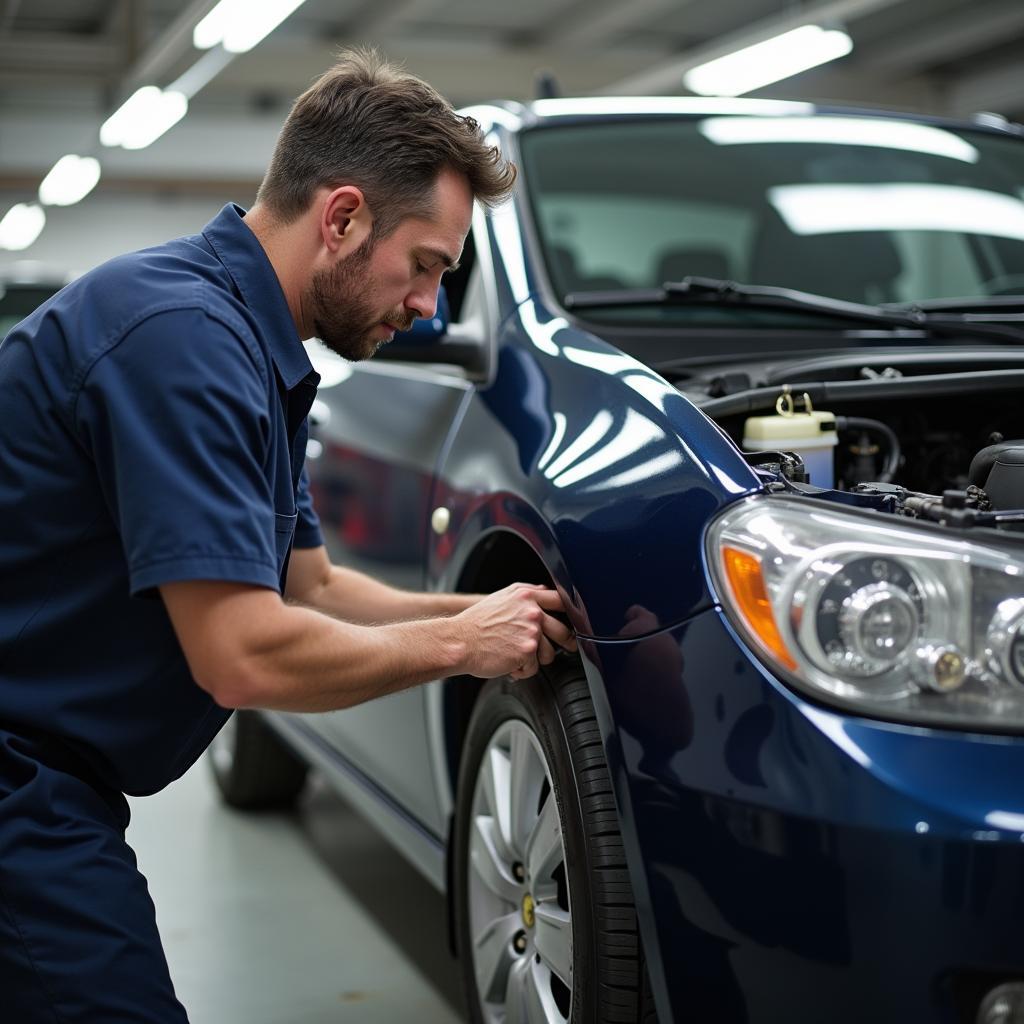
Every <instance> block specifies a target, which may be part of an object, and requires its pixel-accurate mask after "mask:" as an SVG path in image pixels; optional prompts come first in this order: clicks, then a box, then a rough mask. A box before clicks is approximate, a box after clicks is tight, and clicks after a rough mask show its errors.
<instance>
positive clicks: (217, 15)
mask: <svg viewBox="0 0 1024 1024" xmlns="http://www.w3.org/2000/svg"><path fill="white" fill-rule="evenodd" d="M303 2H304V0H220V3H219V4H217V6H216V7H214V9H213V10H212V11H210V13H209V14H207V15H206V17H205V18H203V19H202V21H200V22H199V23H198V24H197V25H196V27H195V29H193V31H192V43H193V45H194V46H195V47H196V48H197V49H199V50H209V49H211V48H212V47H214V46H216V45H217V44H218V43H219V44H220V45H221V46H223V47H224V49H225V50H227V51H228V53H245V52H246V51H247V50H251V49H252V48H253V47H254V46H255V45H256V44H257V43H259V42H261V41H262V40H263V39H265V38H266V37H267V36H268V35H270V33H271V32H273V31H274V29H275V28H277V26H278V25H280V24H281V22H282V21H284V19H285V18H287V17H288V15H289V14H291V13H292V12H293V11H294V10H295V9H296V8H298V7H299V6H300V5H301V4H302V3H303Z"/></svg>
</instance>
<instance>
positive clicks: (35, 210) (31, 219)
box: [0, 203, 46, 249]
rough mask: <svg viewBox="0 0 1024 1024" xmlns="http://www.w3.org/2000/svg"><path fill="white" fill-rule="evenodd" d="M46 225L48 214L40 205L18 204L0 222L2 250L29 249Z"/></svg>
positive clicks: (0, 245) (0, 246) (0, 247)
mask: <svg viewBox="0 0 1024 1024" xmlns="http://www.w3.org/2000/svg"><path fill="white" fill-rule="evenodd" d="M45 224H46V213H45V211H44V210H43V208H42V207H41V206H40V205H39V204H38V203H18V205H17V206H12V207H11V208H10V209H9V210H8V211H7V213H6V214H5V215H4V219H3V220H0V249H27V248H28V247H29V246H30V245H31V244H32V243H33V242H34V241H35V240H36V239H37V238H38V237H39V232H40V231H42V230H43V226H44V225H45Z"/></svg>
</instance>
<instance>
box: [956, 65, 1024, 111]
mask: <svg viewBox="0 0 1024 1024" xmlns="http://www.w3.org/2000/svg"><path fill="white" fill-rule="evenodd" d="M947 102H948V106H949V112H950V113H951V114H952V115H953V116H954V117H970V116H971V115H972V114H976V113H978V112H979V111H992V112H994V113H997V114H1002V115H1003V116H1005V117H1009V118H1011V119H1016V120H1021V119H1024V64H1021V62H1020V61H1018V60H1014V61H1008V62H1006V63H1004V64H997V65H995V66H994V67H987V68H985V70H984V71H979V72H977V73H975V74H973V75H967V76H963V77H960V78H956V79H954V80H953V81H951V82H950V83H949V86H948V101H947Z"/></svg>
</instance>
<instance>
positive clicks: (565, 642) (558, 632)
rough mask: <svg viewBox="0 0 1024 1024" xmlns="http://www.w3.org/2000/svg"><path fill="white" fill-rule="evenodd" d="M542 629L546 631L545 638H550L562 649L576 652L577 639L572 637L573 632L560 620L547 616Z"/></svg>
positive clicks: (541, 625) (542, 621) (544, 618)
mask: <svg viewBox="0 0 1024 1024" xmlns="http://www.w3.org/2000/svg"><path fill="white" fill-rule="evenodd" d="M540 628H541V629H542V630H543V631H544V635H545V636H547V637H550V638H551V639H552V640H554V641H555V643H556V644H558V645H559V646H560V647H564V648H565V649H566V650H567V651H575V650H576V637H574V636H573V635H572V630H571V629H570V628H569V627H568V626H567V625H566V624H565V623H564V622H562V621H561V620H560V619H555V618H552V616H550V615H545V616H544V617H543V618H542V619H541V622H540Z"/></svg>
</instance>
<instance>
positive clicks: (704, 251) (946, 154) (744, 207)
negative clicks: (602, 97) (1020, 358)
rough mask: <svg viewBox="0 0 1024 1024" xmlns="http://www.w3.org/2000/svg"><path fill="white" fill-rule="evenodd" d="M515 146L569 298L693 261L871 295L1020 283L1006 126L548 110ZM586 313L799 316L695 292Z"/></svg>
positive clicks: (547, 249) (659, 276) (1015, 178)
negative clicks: (565, 121) (550, 119)
mask: <svg viewBox="0 0 1024 1024" xmlns="http://www.w3.org/2000/svg"><path fill="white" fill-rule="evenodd" d="M520 147H521V162H522V164H523V170H524V178H525V181H526V184H527V189H528V194H529V197H530V202H531V206H532V209H533V214H534V219H535V222H536V224H537V228H538V234H539V238H540V243H541V249H542V252H543V257H544V260H545V262H546V265H547V268H548V274H549V277H550V280H551V283H552V285H553V287H554V289H555V291H556V292H557V293H558V295H559V296H560V297H561V298H562V299H563V301H564V298H565V296H566V295H568V294H572V293H581V292H584V293H585V292H602V291H611V290H616V289H645V288H646V289H650V288H656V287H659V286H660V285H662V284H663V283H664V282H666V281H679V280H681V279H683V278H684V277H687V276H693V275H699V276H702V277H707V278H715V279H723V280H732V281H737V282H742V283H745V284H757V285H775V286H779V287H784V288H793V289H799V290H801V291H806V292H813V293H817V294H820V295H826V296H831V297H833V298H837V299H844V300H849V301H853V302H861V303H869V304H872V305H875V304H879V303H915V302H919V301H925V300H934V299H945V298H967V297H976V296H1007V295H1020V296H1022V301H1024V140H1021V139H1018V138H1016V137H1012V136H1007V135H1003V134H1000V133H997V132H993V131H985V130H981V129H978V130H971V129H953V128H950V127H946V126H937V125H932V124H924V123H919V122H915V121H910V120H903V119H900V118H895V117H865V116H855V115H825V114H822V115H815V116H807V115H800V116H774V117H766V116H759V117H748V116H742V115H726V116H708V117H703V118H681V117H680V118H671V117H657V118H647V119H642V120H633V121H621V120H619V121H615V120H610V121H603V122H598V123H591V124H582V125H581V124H574V125H558V126H544V127H539V128H536V129H533V130H530V131H527V132H524V133H523V134H522V136H521V139H520ZM586 315H587V317H588V318H591V319H612V318H613V319H615V320H617V321H619V322H635V323H644V322H651V321H656V322H662V323H663V322H665V321H666V320H669V321H672V322H676V323H678V322H679V321H680V320H688V321H693V320H694V319H699V320H700V321H701V322H702V323H707V322H708V321H709V319H710V320H711V321H712V322H715V323H718V324H723V325H724V324H725V323H726V322H728V321H730V320H731V321H732V322H733V323H736V322H737V321H738V320H739V319H742V320H743V322H744V324H745V325H748V326H753V325H756V324H757V323H759V322H761V323H779V322H786V323H794V322H795V321H797V320H800V316H798V315H795V314H794V313H792V312H788V313H782V312H772V313H769V314H760V313H758V312H753V311H751V312H750V313H746V314H744V313H742V312H738V311H737V310H736V309H708V308H706V307H698V308H694V307H693V306H688V305H681V306H667V307H660V308H647V307H645V306H644V305H643V304H638V305H636V306H632V307H629V308H625V307H623V308H620V309H611V308H607V307H605V308H602V309H600V310H590V309H588V310H587V313H586ZM804 319H806V318H804Z"/></svg>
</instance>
